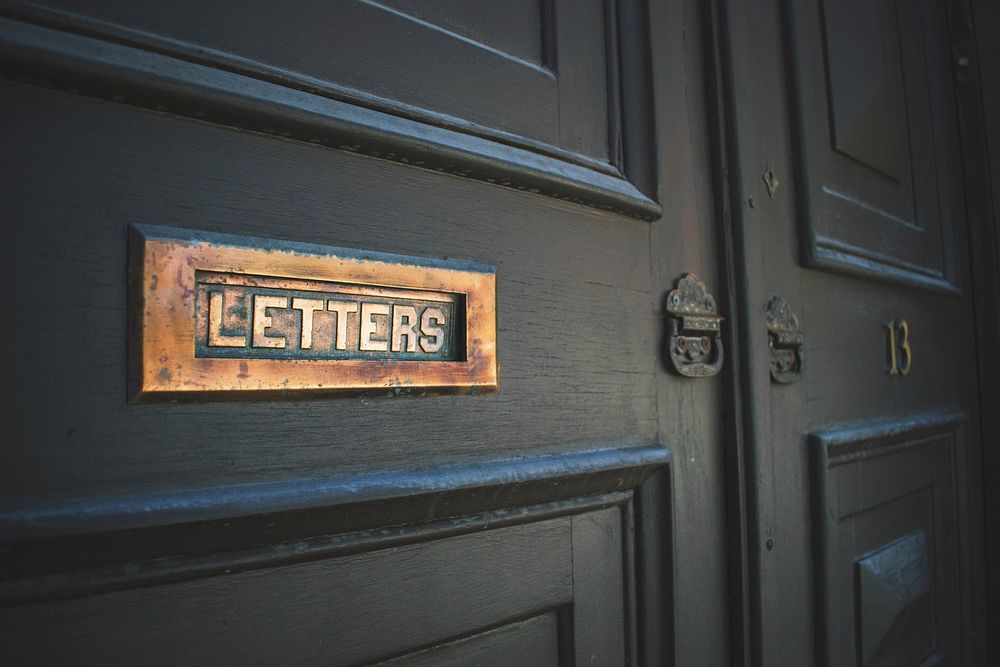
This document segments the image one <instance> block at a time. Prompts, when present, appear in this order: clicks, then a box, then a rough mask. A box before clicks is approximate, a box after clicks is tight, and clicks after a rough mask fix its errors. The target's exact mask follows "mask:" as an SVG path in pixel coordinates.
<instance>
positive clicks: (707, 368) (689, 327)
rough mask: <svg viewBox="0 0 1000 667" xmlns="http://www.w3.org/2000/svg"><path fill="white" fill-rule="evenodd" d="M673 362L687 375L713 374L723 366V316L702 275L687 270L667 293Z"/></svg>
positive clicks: (709, 375)
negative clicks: (700, 276)
mask: <svg viewBox="0 0 1000 667" xmlns="http://www.w3.org/2000/svg"><path fill="white" fill-rule="evenodd" d="M666 308H667V312H668V313H669V314H670V315H671V317H670V319H669V334H670V338H669V340H668V341H667V347H668V352H669V355H670V362H671V364H672V365H673V368H674V370H675V371H677V372H678V373H679V374H681V375H683V376H685V377H692V378H694V377H711V376H713V375H715V374H716V373H718V372H719V371H720V370H721V369H722V362H723V359H724V356H725V352H724V350H723V347H722V328H721V325H722V316H721V315H719V313H718V311H717V310H716V307H715V297H714V296H712V295H711V294H709V292H708V288H706V287H705V283H703V282H702V281H701V278H699V277H698V276H696V275H695V274H693V273H685V274H684V275H683V276H681V278H680V279H679V280H678V281H677V286H676V287H675V288H674V289H672V290H670V293H669V294H667V304H666Z"/></svg>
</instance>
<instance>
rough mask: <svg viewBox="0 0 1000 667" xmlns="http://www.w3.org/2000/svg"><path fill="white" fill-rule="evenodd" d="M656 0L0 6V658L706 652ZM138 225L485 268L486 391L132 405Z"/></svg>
mask: <svg viewBox="0 0 1000 667" xmlns="http://www.w3.org/2000/svg"><path fill="white" fill-rule="evenodd" d="M649 4H650V6H649V7H647V6H646V3H643V2H631V1H628V0H622V1H620V2H619V1H612V2H602V1H599V0H593V1H591V0H586V1H579V2H572V3H568V2H562V1H559V2H553V1H544V2H537V1H534V0H532V1H525V2H520V1H513V0H511V1H505V2H502V3H496V2H492V1H483V2H474V3H468V2H461V3H459V2H433V3H418V2H409V1H407V0H384V1H380V2H374V1H372V0H339V1H337V2H331V3H314V2H294V3H269V2H238V3H237V2H214V3H205V2H197V3H195V2H187V1H185V2H160V3H140V4H136V3H127V2H117V3H107V2H68V1H63V0H39V1H37V2H15V1H11V2H3V3H2V11H3V17H2V18H0V52H2V56H0V63H2V69H3V73H4V77H5V78H4V80H3V81H2V83H0V87H2V95H3V100H4V102H3V104H2V105H0V113H2V115H3V134H4V144H3V145H4V160H3V179H2V192H3V195H2V199H3V201H4V209H5V212H4V223H3V224H4V242H3V243H2V253H3V262H2V266H3V275H4V280H3V284H4V295H5V300H4V302H5V306H4V307H5V309H6V313H7V317H8V327H7V328H6V332H7V341H8V344H7V345H5V346H4V356H3V368H4V371H5V383H6V385H7V388H8V392H7V393H6V398H5V404H4V414H5V417H4V426H5V429H4V431H5V433H4V445H3V465H2V466H0V542H2V546H0V559H2V566H0V567H2V577H0V578H2V583H0V592H2V601H3V608H2V611H0V628H2V629H0V635H2V637H3V641H2V644H3V646H4V649H3V653H4V654H5V655H6V656H7V657H11V656H13V657H14V658H16V659H17V661H18V662H24V663H62V662H67V661H72V662H82V663H96V664H107V663H121V662H124V663H143V664H146V663H169V664H176V663H180V662H184V663H187V662H194V663H282V662H295V663H318V664H360V663H370V662H380V661H393V660H398V661H400V662H405V663H406V664H496V665H505V664H514V663H527V664H574V663H576V662H578V663H580V664H602V665H618V664H626V663H633V664H635V663H643V664H664V663H665V662H668V661H669V660H670V659H671V656H676V658H677V660H678V662H679V663H681V664H695V663H697V664H705V665H707V664H725V663H726V662H727V661H728V660H729V643H728V637H729V611H728V602H727V601H728V585H729V584H728V576H729V563H730V561H728V560H727V545H726V541H727V532H726V524H725V516H726V497H727V496H726V494H725V492H724V487H723V483H724V477H725V466H724V451H725V449H724V445H723V442H724V441H723V429H722V421H721V420H720V419H719V415H720V414H723V412H724V410H723V405H722V396H723V393H722V386H721V384H720V382H721V378H722V376H717V377H702V378H687V377H683V376H679V375H671V374H670V373H669V372H668V363H669V362H668V361H667V357H666V356H665V354H664V337H665V334H666V332H667V324H666V320H667V312H666V310H665V301H664V297H665V295H666V294H667V292H668V291H669V290H671V289H672V288H673V287H675V285H676V284H677V280H678V279H679V278H680V277H681V276H682V275H684V274H687V273H695V274H697V275H699V276H700V278H701V279H702V280H703V281H704V282H705V285H706V286H707V289H708V290H709V293H715V294H717V295H719V298H720V299H723V298H724V297H723V296H722V294H721V292H720V291H719V289H720V281H719V279H718V277H717V253H716V244H717V240H718V236H717V230H716V227H715V221H716V218H715V216H714V203H713V202H714V199H713V193H714V186H713V179H712V178H711V174H712V170H713V158H712V155H713V153H712V151H711V146H712V143H711V140H710V136H711V132H710V129H711V126H710V123H709V121H708V118H709V117H710V114H709V111H710V104H709V102H708V99H709V98H708V96H707V94H706V91H707V90H708V89H709V86H708V84H707V83H706V79H705V75H706V72H707V69H706V68H705V61H704V53H705V50H704V48H703V47H704V44H703V37H702V25H703V24H702V18H703V15H702V13H701V11H700V4H699V3H697V2H694V1H693V0H692V1H691V2H686V3H666V2H653V3H649ZM653 26H655V32H656V34H657V39H655V40H651V39H650V33H651V32H653V30H654V28H653ZM135 225H157V226H166V227H170V228H175V229H182V230H196V231H202V232H211V233H224V234H230V235H237V236H239V237H242V238H244V239H246V242H247V243H253V244H256V247H258V248H263V249H267V248H271V247H273V246H274V244H276V243H278V242H295V243H310V244H319V245H321V246H331V247H340V248H348V249H361V250H373V251H378V252H381V253H390V254H395V255H406V256H416V257H423V258H430V259H433V260H435V261H437V260H441V259H448V260H451V259H452V258H460V259H465V260H472V261H475V262H477V263H480V264H486V265H491V266H493V267H495V270H496V276H497V282H496V314H497V331H496V334H497V335H496V349H497V352H498V356H499V361H500V372H499V381H500V389H499V392H498V393H495V394H490V395H480V396H456V395H450V396H447V395H445V396H438V395H428V396H394V395H388V396H387V395H362V396H353V397H331V396H315V395H310V396H301V395H299V394H296V393H294V392H292V393H289V394H287V395H285V396H283V397H281V398H282V400H274V398H273V397H272V398H267V399H261V398H254V397H253V396H249V397H248V396H235V397H233V398H234V399H235V400H219V396H217V395H216V396H212V397H208V398H210V399H211V400H205V399H206V397H201V399H202V400H181V401H177V402H159V403H142V402H132V401H130V400H129V389H128V386H127V365H128V359H129V349H128V347H129V344H130V343H129V335H130V334H129V323H128V318H127V304H128V300H129V294H128V281H127V267H128V263H129V252H130V250H129V247H128V242H127V240H128V235H129V230H130V228H132V227H133V226H135ZM182 233H183V234H189V233H190V232H182ZM948 303H952V301H948ZM955 303H958V302H955ZM910 317H911V318H913V320H914V321H918V320H919V318H918V316H917V315H911V316H910ZM923 324H924V323H923V322H921V325H923ZM918 368H919V366H915V368H914V376H915V377H917V378H919V377H921V376H920V375H919V374H918V370H917V369H918ZM165 371H166V372H167V373H169V372H170V370H169V369H166V368H165ZM919 372H920V373H922V372H926V371H919ZM389 393H390V394H391V393H408V392H389ZM223 398H225V396H224V397H223ZM675 573H678V574H680V575H682V576H677V577H675V576H674V575H675ZM675 600H676V601H678V603H677V605H676V606H675V604H674V601H675ZM674 609H677V610H678V611H677V612H676V614H675V612H674Z"/></svg>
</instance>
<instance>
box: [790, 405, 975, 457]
mask: <svg viewBox="0 0 1000 667" xmlns="http://www.w3.org/2000/svg"><path fill="white" fill-rule="evenodd" d="M968 420H969V413H967V412H966V411H964V410H961V409H958V408H945V409H942V410H933V411H929V412H925V413H922V414H917V415H913V416H908V417H898V418H888V419H878V420H875V421H862V422H856V423H849V424H844V425H838V426H832V427H830V428H826V429H821V430H817V431H812V432H810V433H809V435H808V440H809V442H810V444H811V445H812V446H813V447H815V448H816V449H818V450H820V451H821V454H822V456H823V461H824V463H825V464H826V466H827V467H833V466H835V465H840V464H842V463H849V462H850V461H854V460H858V459H861V458H870V457H871V456H876V455H878V454H879V453H880V450H882V449H884V448H886V447H888V446H890V445H892V444H894V443H897V442H899V441H906V440H913V439H914V438H916V437H918V436H923V435H932V434H935V433H946V432H948V431H953V430H955V428H956V427H958V426H959V425H960V424H962V423H965V422H967V421H968Z"/></svg>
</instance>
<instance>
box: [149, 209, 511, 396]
mask: <svg viewBox="0 0 1000 667" xmlns="http://www.w3.org/2000/svg"><path fill="white" fill-rule="evenodd" d="M130 234H131V238H130V251H129V252H130V267H129V276H130V290H134V292H133V293H131V294H130V311H129V312H130V319H131V324H130V326H131V327H132V336H133V340H134V341H135V343H136V344H135V345H134V346H133V347H132V348H131V349H132V355H131V357H130V360H129V364H130V366H129V369H130V370H129V377H130V383H131V384H130V387H131V391H132V393H131V396H132V397H133V398H135V399H139V400H146V399H152V398H156V397H162V398H179V397H183V396H190V397H207V396H213V395H217V394H220V393H225V392H236V393H237V394H239V395H258V396H264V395H269V394H272V393H273V394H275V395H281V396H286V397H287V396H288V395H290V394H294V393H295V392H308V393H330V392H354V391H360V392H365V393H386V392H390V393H393V394H398V393H402V392H424V391H435V390H438V389H440V390H448V391H459V392H463V393H467V392H471V393H476V392H483V391H495V390H496V388H497V364H496V343H495V341H496V305H495V302H496V296H495V286H496V277H495V274H494V273H493V269H492V267H487V266H482V265H476V264H470V263H467V262H454V261H450V260H447V261H446V260H437V259H433V260H431V259H427V260H425V259H420V258H413V257H401V256H397V255H380V254H378V253H361V252H357V251H352V250H344V249H341V248H324V247H322V246H316V245H299V244H291V243H287V242H278V241H268V240H264V239H241V238H240V237H235V236H226V235H217V234H206V233H203V232H188V231H185V230H174V229H169V228H165V227H149V226H142V227H139V226H136V227H132V228H131V232H130ZM234 267H238V268H234Z"/></svg>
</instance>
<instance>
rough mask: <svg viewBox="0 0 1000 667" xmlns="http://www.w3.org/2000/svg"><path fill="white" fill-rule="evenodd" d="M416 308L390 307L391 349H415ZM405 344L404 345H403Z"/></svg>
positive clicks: (411, 350)
mask: <svg viewBox="0 0 1000 667" xmlns="http://www.w3.org/2000/svg"><path fill="white" fill-rule="evenodd" d="M416 329H417V309H416V308H414V307H413V306H400V305H396V306H393V307H392V351H393V352H401V351H403V350H405V351H406V352H416V351H417V331H416ZM404 341H405V343H404ZM404 345H405V347H404Z"/></svg>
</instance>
